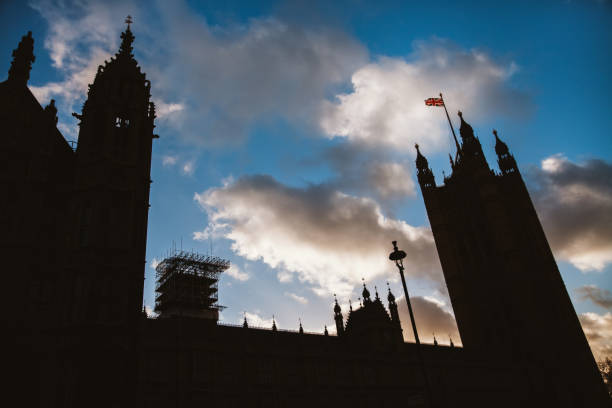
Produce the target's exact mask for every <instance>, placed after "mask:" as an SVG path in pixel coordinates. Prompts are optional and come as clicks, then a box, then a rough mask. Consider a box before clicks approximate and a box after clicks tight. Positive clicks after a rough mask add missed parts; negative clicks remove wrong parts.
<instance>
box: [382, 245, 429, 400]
mask: <svg viewBox="0 0 612 408" xmlns="http://www.w3.org/2000/svg"><path fill="white" fill-rule="evenodd" d="M392 244H393V252H391V253H390V254H389V259H390V260H391V261H393V262H395V266H397V269H398V270H399V274H400V277H401V278H402V286H403V287H404V297H405V298H406V304H407V305H408V313H410V323H412V332H413V333H414V340H415V343H416V347H417V354H418V357H419V363H421V369H422V370H423V377H424V379H425V395H426V399H427V401H426V405H427V406H429V407H432V398H431V388H430V386H429V377H428V376H427V369H426V368H425V360H423V354H422V352H421V342H420V341H419V334H418V332H417V328H416V323H415V321H414V313H412V305H411V304H410V297H409V296H408V287H407V286H406V279H405V278H404V261H403V259H404V258H405V257H406V252H404V251H402V250H400V249H398V248H397V241H393V242H392Z"/></svg>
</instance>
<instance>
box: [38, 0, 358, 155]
mask: <svg viewBox="0 0 612 408" xmlns="http://www.w3.org/2000/svg"><path fill="white" fill-rule="evenodd" d="M107 3H108V4H107ZM32 7H34V8H35V9H36V10H37V11H39V12H40V14H41V16H42V17H43V18H44V19H45V20H46V21H47V23H48V24H49V29H48V35H47V38H45V41H44V44H45V47H46V48H47V49H48V50H49V52H50V57H51V59H52V60H53V62H54V65H55V66H56V67H57V68H58V69H60V72H61V73H62V74H63V75H64V78H65V79H64V80H63V81H60V82H52V83H47V84H44V85H43V86H41V87H38V88H36V89H35V94H36V95H37V96H38V97H39V98H41V99H42V100H43V102H44V100H48V98H50V97H56V98H58V103H60V104H62V105H65V106H70V107H72V106H78V105H80V103H81V102H82V101H83V99H84V97H85V94H86V91H87V84H88V83H91V82H92V81H93V79H94V75H95V72H96V68H97V66H98V64H101V63H103V61H104V59H107V58H109V57H110V56H111V55H112V54H113V53H114V52H116V49H117V45H118V41H119V33H120V31H121V30H123V29H124V24H123V20H124V17H125V15H127V14H131V15H134V16H135V23H134V25H133V30H134V31H135V33H136V42H135V44H134V46H135V54H136V56H137V58H138V60H139V63H140V64H141V66H142V67H143V68H144V71H145V72H147V75H148V77H149V79H150V80H151V82H152V84H153V98H154V100H155V102H156V103H157V104H158V106H159V108H160V109H159V110H158V111H159V113H160V120H159V125H160V126H161V127H166V126H167V129H168V130H169V131H168V132H167V133H168V134H171V135H177V136H178V137H179V138H181V141H183V142H184V141H189V142H191V143H196V144H208V145H211V144H216V145H227V144H236V143H239V142H240V141H242V140H244V138H245V137H246V136H247V135H248V133H249V131H250V130H251V129H252V128H253V127H254V126H255V125H257V124H258V123H261V122H263V121H265V120H269V118H271V117H272V118H278V117H280V118H283V119H287V120H290V121H292V122H299V123H302V124H308V123H310V122H312V118H313V117H314V116H315V112H316V111H317V110H318V106H319V103H320V101H321V100H323V99H324V98H325V95H326V94H327V93H328V92H330V91H333V90H334V87H336V86H340V85H342V84H344V83H345V82H347V81H348V80H349V79H350V76H351V74H352V73H353V72H354V71H355V70H356V69H357V68H359V67H360V66H362V65H363V64H364V63H365V62H366V61H367V59H368V53H367V50H366V49H365V47H363V46H362V45H361V44H360V43H359V42H357V41H356V40H354V39H353V38H351V37H350V36H349V35H347V34H345V33H344V32H342V31H341V30H338V29H335V28H334V26H333V25H327V26H317V27H307V26H304V25H300V24H297V22H296V21H293V20H292V21H291V22H285V21H281V20H279V19H276V18H273V17H269V18H253V19H250V20H248V21H247V22H245V23H239V22H235V23H231V22H227V23H226V24H224V25H222V26H221V25H214V26H213V25H210V24H208V23H207V21H206V18H205V17H204V16H201V15H198V14H197V13H195V12H194V10H193V9H191V8H190V6H189V5H188V4H187V3H186V2H184V1H173V2H171V3H170V2H153V3H152V4H148V3H147V5H146V6H145V5H144V3H141V2H138V1H134V0H124V1H118V0H111V1H109V2H104V3H103V2H99V1H94V0H84V1H78V2H76V1H75V2H71V1H67V2H64V1H53V0H34V1H33V2H32ZM145 21H146V22H147V23H146V24H144V22H145ZM141 22H142V23H141ZM162 116H163V117H162ZM68 120H69V121H71V122H70V123H74V121H73V120H72V119H68ZM60 121H63V118H60Z"/></svg>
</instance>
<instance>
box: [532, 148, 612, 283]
mask: <svg viewBox="0 0 612 408" xmlns="http://www.w3.org/2000/svg"><path fill="white" fill-rule="evenodd" d="M529 176H530V177H532V180H531V181H533V183H531V185H532V186H533V187H534V189H535V190H534V191H533V194H532V197H533V200H534V205H535V206H536V208H537V210H538V214H539V215H540V217H541V219H542V225H543V227H544V229H545V231H546V235H547V238H548V240H549V242H550V244H551V247H552V249H553V251H554V253H555V255H556V256H557V257H559V258H561V259H565V260H567V261H569V262H571V263H572V264H573V265H574V266H576V267H577V268H578V269H580V270H581V271H583V272H589V271H602V270H603V269H604V268H605V267H606V266H607V265H609V264H610V263H612V164H610V163H607V162H605V161H602V160H597V159H591V160H587V161H585V162H584V163H578V164H577V163H573V162H571V161H570V160H568V159H567V158H565V157H563V156H562V155H554V156H551V157H548V158H546V159H544V160H543V161H542V163H541V169H532V172H531V173H530V174H529Z"/></svg>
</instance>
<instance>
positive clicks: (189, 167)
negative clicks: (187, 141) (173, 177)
mask: <svg viewBox="0 0 612 408" xmlns="http://www.w3.org/2000/svg"><path fill="white" fill-rule="evenodd" d="M181 170H182V172H183V174H184V175H186V176H191V175H193V172H194V171H195V160H189V161H187V162H185V163H183V167H182V168H181Z"/></svg>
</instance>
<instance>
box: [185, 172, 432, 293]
mask: <svg viewBox="0 0 612 408" xmlns="http://www.w3.org/2000/svg"><path fill="white" fill-rule="evenodd" d="M195 199H196V201H197V202H198V203H199V204H200V205H201V206H202V207H203V208H204V209H205V210H206V211H207V213H208V219H209V226H208V228H207V229H206V230H205V231H203V232H201V233H198V234H196V235H197V237H199V238H206V237H207V236H208V235H209V234H218V235H221V236H223V237H225V238H227V239H229V240H230V241H232V249H233V250H234V251H235V252H236V253H237V254H239V255H241V256H244V257H246V258H247V259H250V260H255V259H261V260H263V261H264V262H265V263H267V264H268V265H270V266H271V267H273V268H279V269H282V270H284V271H287V272H289V273H293V274H296V275H297V276H298V277H299V279H300V280H302V281H303V282H308V283H310V284H311V285H312V287H313V289H314V290H315V292H316V293H318V294H320V295H326V296H327V295H329V294H331V293H333V292H337V293H338V294H339V295H348V294H350V292H351V291H352V290H353V288H354V287H355V285H356V284H358V283H359V282H360V280H361V278H362V277H365V278H366V279H370V280H371V279H372V278H374V277H380V276H385V275H390V274H391V273H393V272H394V270H393V265H392V264H390V262H389V260H388V259H387V255H388V253H389V252H390V245H391V241H392V240H397V241H399V243H400V245H401V246H402V249H403V250H405V251H406V252H407V254H408V257H407V258H406V262H407V268H406V271H407V272H408V273H409V274H410V275H411V276H413V277H419V278H425V279H429V280H431V281H435V282H437V283H438V284H439V285H441V282H442V276H441V272H440V267H439V263H438V259H437V256H436V252H435V244H434V242H433V238H432V236H431V232H430V231H429V229H427V228H424V227H413V226H411V225H409V224H407V223H405V222H404V221H401V220H396V219H392V218H388V217H385V216H384V215H383V214H382V212H381V208H380V207H379V205H378V204H377V203H376V202H375V201H373V200H371V199H368V198H363V197H355V196H351V195H347V194H343V193H341V192H339V191H337V190H334V189H332V188H330V187H328V186H321V185H314V186H308V187H305V188H295V187H288V186H285V185H283V184H281V183H279V182H278V181H276V180H275V179H274V178H272V177H270V176H248V177H242V178H240V179H238V180H237V181H235V182H230V183H228V184H226V185H225V186H223V187H220V188H211V189H209V190H207V191H205V192H204V193H202V194H196V196H195Z"/></svg>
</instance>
